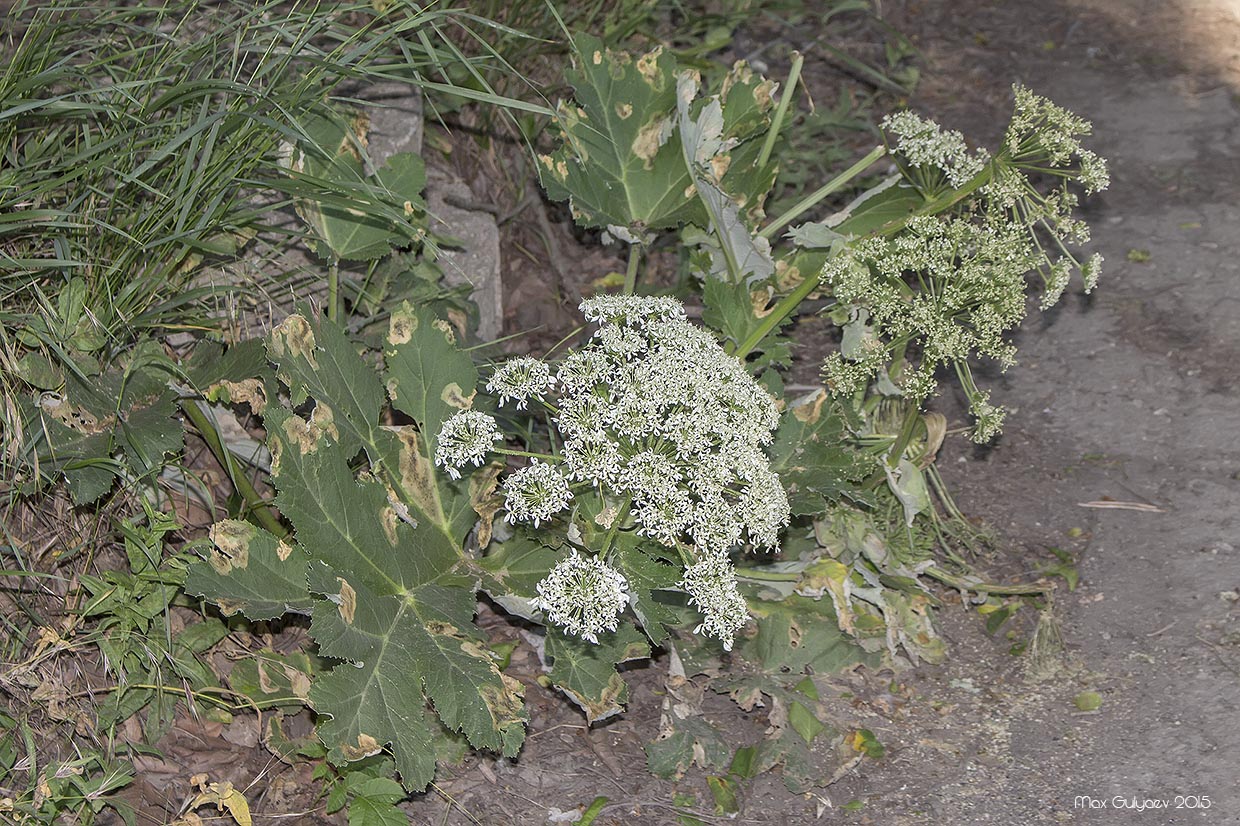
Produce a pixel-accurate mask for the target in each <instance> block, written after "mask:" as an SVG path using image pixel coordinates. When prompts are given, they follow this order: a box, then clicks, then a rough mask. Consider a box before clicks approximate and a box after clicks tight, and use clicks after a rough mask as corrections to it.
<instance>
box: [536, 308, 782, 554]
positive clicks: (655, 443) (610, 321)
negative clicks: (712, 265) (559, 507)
mask: <svg viewBox="0 0 1240 826" xmlns="http://www.w3.org/2000/svg"><path fill="white" fill-rule="evenodd" d="M581 310H582V313H583V314H584V315H585V316H586V318H588V319H591V320H593V321H595V322H597V323H599V325H600V326H599V329H598V332H596V333H595V334H594V336H593V337H592V338H591V340H590V341H589V342H588V343H587V344H586V345H585V346H584V347H582V348H581V349H580V350H578V351H576V352H574V353H571V354H570V355H569V356H568V357H566V358H565V359H564V361H563V362H562V363H561V364H560V366H559V369H558V370H557V372H556V385H557V388H558V390H559V394H560V395H559V400H558V412H556V414H555V415H554V417H553V420H554V422H555V424H556V426H557V428H558V430H559V431H560V435H561V436H562V437H563V439H564V448H563V457H564V464H565V466H566V468H567V473H568V475H569V476H570V477H571V478H572V479H574V480H576V481H579V482H584V483H586V484H588V485H590V486H591V487H593V488H596V489H597V490H599V491H600V492H601V493H603V494H604V495H608V496H613V497H626V498H629V499H631V501H632V503H633V513H634V516H635V519H636V521H637V524H638V529H639V530H640V531H641V533H642V534H643V535H645V536H649V537H652V538H654V539H656V540H657V541H659V542H661V543H663V544H664V545H668V546H674V545H675V544H676V543H677V542H678V541H681V540H684V539H688V540H689V541H690V542H691V543H692V544H693V545H694V547H695V548H696V550H697V552H698V553H699V554H700V553H703V552H705V551H707V550H709V551H713V552H721V553H727V551H728V550H730V549H731V548H732V547H734V546H736V545H738V544H740V542H741V541H742V539H743V538H744V537H747V538H748V540H749V541H750V542H752V543H753V544H754V545H756V546H759V547H765V548H774V547H776V546H777V545H778V543H779V532H780V530H782V529H783V527H784V526H785V525H786V524H787V522H788V499H787V496H786V494H785V493H784V490H783V486H782V485H780V483H779V479H778V477H777V476H776V475H775V473H774V472H772V471H771V469H770V462H769V460H768V459H767V458H766V456H765V454H763V452H762V446H763V445H766V444H769V443H770V442H771V438H772V432H773V431H774V430H775V428H776V427H777V426H778V424H779V411H778V409H777V408H776V406H775V400H774V399H773V398H772V397H771V395H770V394H769V393H767V392H766V390H765V389H763V388H762V386H761V385H759V384H758V383H757V382H756V381H754V379H753V378H752V377H751V376H750V375H749V373H748V371H747V370H746V369H745V366H744V365H743V364H742V363H741V362H740V361H739V360H738V359H735V358H733V357H731V356H729V355H728V354H727V353H725V352H724V351H723V348H721V347H720V346H719V343H718V342H717V341H715V339H714V338H713V337H712V336H711V335H710V334H709V333H707V332H706V331H704V330H702V329H700V328H698V327H695V326H694V325H693V324H690V323H689V322H688V321H687V320H686V319H685V317H684V308H683V307H682V306H681V305H680V303H679V302H678V301H676V300H674V299H670V298H641V297H637V296H618V297H617V296H606V297H602V298H593V299H589V300H587V301H584V302H582V305H581Z"/></svg>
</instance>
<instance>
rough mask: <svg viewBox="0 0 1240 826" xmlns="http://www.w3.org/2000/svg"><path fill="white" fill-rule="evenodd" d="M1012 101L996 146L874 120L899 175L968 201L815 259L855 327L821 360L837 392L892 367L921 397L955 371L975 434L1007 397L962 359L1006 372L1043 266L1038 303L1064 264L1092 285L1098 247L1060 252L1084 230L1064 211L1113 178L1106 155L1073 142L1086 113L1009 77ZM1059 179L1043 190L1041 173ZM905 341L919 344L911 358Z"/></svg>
mask: <svg viewBox="0 0 1240 826" xmlns="http://www.w3.org/2000/svg"><path fill="white" fill-rule="evenodd" d="M1013 91H1014V94H1015V112H1014V114H1013V116H1012V120H1011V122H1010V123H1009V125H1008V128H1007V131H1006V133H1005V135H1004V139H1003V144H1002V147H1001V148H1000V150H999V151H998V152H997V153H996V154H995V155H994V156H993V157H992V156H991V155H990V154H989V153H988V152H986V151H985V150H980V149H979V150H976V151H974V152H969V150H968V148H967V146H966V144H965V142H964V138H963V136H961V135H960V133H958V132H951V131H945V130H943V129H942V128H940V127H939V126H938V125H937V124H935V123H933V122H932V121H929V120H926V119H924V118H921V117H919V116H917V115H915V114H914V113H912V112H900V113H898V114H895V115H890V116H888V117H887V118H885V119H884V120H883V124H882V125H883V127H884V129H885V130H886V131H887V133H888V135H889V136H890V137H891V138H892V139H893V146H892V148H891V149H892V153H893V155H894V156H895V158H896V160H897V162H898V163H899V164H900V165H901V167H902V168H903V171H904V174H905V177H906V178H907V179H908V180H909V181H912V182H914V183H915V185H916V186H917V187H918V189H919V190H920V191H921V192H922V193H923V195H924V196H925V197H927V198H936V197H941V196H942V195H943V194H944V193H947V194H949V195H952V196H954V197H957V198H958V197H959V195H957V193H960V192H963V193H965V195H966V198H965V199H963V200H961V202H960V206H959V207H958V208H956V209H952V210H948V211H945V212H943V213H941V214H937V215H916V216H913V217H911V218H909V220H908V221H907V222H906V223H905V224H904V226H903V228H902V231H901V232H900V233H898V234H895V235H891V236H883V235H875V236H872V237H869V238H863V239H859V240H858V241H856V242H854V243H852V244H849V245H847V246H844V247H843V248H842V249H841V250H840V253H839V254H838V255H836V256H835V257H834V258H832V259H831V260H830V261H829V262H828V263H827V264H826V266H825V267H824V268H823V270H822V274H821V278H822V281H823V283H824V284H825V285H827V286H828V287H830V289H831V292H832V294H833V295H834V296H835V298H836V299H837V300H838V301H839V302H841V303H842V304H844V305H846V306H847V307H848V308H850V309H851V312H852V315H851V320H852V322H853V323H854V324H857V325H858V326H859V327H861V328H862V329H863V330H864V332H863V335H862V336H861V337H860V339H859V342H860V343H859V344H857V345H855V346H853V347H852V348H850V349H849V350H848V351H841V352H837V353H834V354H832V355H831V356H830V357H828V359H827V361H826V364H825V374H826V378H827V381H828V383H829V384H830V386H831V387H832V389H833V390H834V391H835V392H836V393H839V394H840V395H842V396H853V395H855V394H856V393H857V392H858V391H861V390H863V389H864V388H865V386H866V385H868V383H869V382H870V381H871V380H872V379H874V377H875V376H876V375H877V374H878V372H879V371H880V370H883V369H884V368H887V367H890V368H891V372H892V374H893V375H892V378H894V379H895V384H896V386H897V387H898V388H899V391H900V392H901V394H902V395H903V396H905V397H906V398H908V399H909V400H911V401H912V402H914V403H915V404H917V405H920V404H921V403H922V402H923V401H925V400H926V398H928V397H929V396H930V395H931V394H932V393H933V392H934V390H935V388H936V381H935V378H934V372H935V370H936V369H937V368H938V367H940V366H943V365H950V366H951V367H953V368H954V369H955V371H956V372H957V375H958V376H959V379H960V381H961V384H962V385H963V387H964V389H965V392H966V394H967V396H968V399H969V408H970V411H971V412H972V413H973V415H974V416H975V417H976V426H975V428H974V431H973V437H974V439H976V440H977V441H979V442H986V441H989V440H990V439H991V438H993V437H994V436H995V434H996V433H998V431H999V429H1000V427H1001V425H1002V422H1003V417H1004V410H1003V408H1002V407H999V406H996V405H994V404H992V403H991V402H990V394H989V393H988V392H986V391H981V390H979V389H978V388H977V385H976V384H975V383H974V381H973V377H972V373H971V371H970V369H969V359H970V358H971V357H973V356H979V355H980V356H986V357H988V358H991V359H993V360H995V361H996V362H997V363H998V364H999V365H1000V366H1001V367H1002V368H1004V369H1006V368H1007V367H1009V366H1011V365H1012V364H1013V363H1015V356H1016V348H1015V346H1013V345H1012V343H1011V342H1009V341H1008V340H1007V339H1006V338H1005V336H1006V334H1007V332H1008V331H1010V330H1011V329H1013V328H1014V327H1016V326H1017V325H1018V324H1019V323H1020V322H1021V320H1022V319H1023V318H1024V316H1025V284H1026V279H1027V277H1028V276H1029V275H1030V274H1033V273H1036V274H1037V275H1039V276H1040V277H1041V280H1042V281H1043V284H1044V290H1043V293H1042V298H1041V301H1040V307H1041V309H1043V310H1046V309H1049V308H1050V307H1052V306H1054V305H1055V304H1056V303H1057V302H1058V301H1059V299H1060V298H1061V297H1062V296H1063V294H1064V291H1065V289H1066V288H1067V286H1068V279H1069V276H1070V275H1071V273H1072V272H1073V271H1077V272H1080V274H1081V277H1082V280H1083V282H1084V289H1085V292H1086V293H1089V292H1092V291H1093V289H1094V287H1095V286H1096V285H1097V283H1098V276H1099V273H1100V271H1101V267H1102V256H1101V255H1097V254H1095V255H1093V256H1091V257H1089V258H1088V259H1086V260H1085V261H1084V262H1081V261H1079V260H1078V259H1077V257H1076V256H1075V255H1074V254H1073V252H1072V251H1071V250H1070V249H1069V245H1079V244H1083V243H1086V242H1088V241H1089V225H1088V224H1087V223H1086V222H1085V221H1083V220H1081V219H1079V218H1077V217H1075V215H1074V214H1073V211H1074V209H1075V208H1076V206H1077V202H1078V198H1077V195H1076V192H1075V190H1074V189H1073V188H1072V185H1077V186H1079V187H1080V188H1081V189H1082V190H1084V192H1085V193H1086V194H1093V193H1096V192H1099V191H1101V190H1103V189H1105V188H1106V187H1107V185H1108V183H1109V178H1108V176H1107V168H1106V162H1105V161H1103V160H1102V159H1101V158H1099V157H1098V156H1097V155H1096V154H1095V153H1093V152H1092V151H1090V150H1088V149H1085V148H1084V147H1082V146H1081V143H1080V137H1081V136H1083V135H1088V134H1089V132H1090V125H1089V123H1088V122H1087V121H1085V120H1083V119H1081V118H1079V117H1077V116H1075V115H1073V114H1071V113H1070V112H1067V111H1066V110H1064V109H1061V108H1060V107H1058V106H1056V105H1054V104H1053V103H1051V102H1050V101H1048V100H1046V99H1045V98H1042V97H1039V96H1037V95H1035V94H1033V93H1032V92H1030V91H1029V90H1027V89H1025V88H1023V87H1021V86H1016V87H1014V90H1013ZM1040 176H1049V177H1051V178H1052V180H1055V181H1056V182H1057V185H1055V186H1054V187H1052V188H1050V191H1049V192H1047V191H1044V189H1045V188H1044V187H1039V182H1038V180H1037V178H1038V177H1040ZM911 347H916V348H919V349H920V356H919V358H917V359H914V357H913V354H912V353H911V352H909V351H910V349H911Z"/></svg>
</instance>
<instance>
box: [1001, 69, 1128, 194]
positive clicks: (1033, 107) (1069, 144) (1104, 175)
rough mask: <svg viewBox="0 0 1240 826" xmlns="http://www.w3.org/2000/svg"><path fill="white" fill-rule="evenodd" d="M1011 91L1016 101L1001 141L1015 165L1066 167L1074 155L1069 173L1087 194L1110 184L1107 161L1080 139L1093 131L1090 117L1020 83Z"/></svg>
mask: <svg viewBox="0 0 1240 826" xmlns="http://www.w3.org/2000/svg"><path fill="white" fill-rule="evenodd" d="M1012 93H1013V95H1014V96H1015V98H1016V105H1015V109H1014V111H1013V114H1012V120H1011V122H1010V123H1009V124H1008V128H1007V132H1006V133H1005V134H1004V137H1003V144H1004V149H1005V150H1006V151H1007V152H1008V153H1009V154H1010V155H1011V157H1012V159H1013V160H1014V161H1015V162H1016V163H1017V164H1018V165H1021V166H1028V167H1033V168H1038V169H1040V170H1043V171H1044V170H1045V169H1046V168H1048V167H1049V168H1053V169H1066V168H1068V167H1070V166H1071V164H1072V163H1073V159H1075V162H1076V169H1075V170H1074V171H1071V172H1070V173H1069V175H1070V176H1071V177H1075V178H1076V179H1077V180H1079V181H1080V183H1081V186H1082V187H1084V189H1085V192H1086V193H1087V194H1092V193H1094V192H1101V191H1102V190H1104V189H1106V188H1107V187H1108V186H1109V185H1110V183H1111V178H1110V175H1109V173H1108V172H1107V164H1106V161H1105V160H1103V159H1102V158H1100V157H1098V155H1097V154H1096V153H1094V152H1092V151H1090V150H1088V149H1085V148H1084V147H1082V146H1081V142H1080V140H1079V138H1081V137H1084V136H1086V135H1089V134H1090V132H1092V131H1093V126H1092V124H1090V122H1089V121H1087V120H1085V119H1084V118H1082V117H1078V116H1077V115H1074V114H1072V113H1071V112H1069V111H1068V110H1066V109H1063V108H1061V107H1059V106H1056V105H1055V104H1054V103H1051V102H1050V101H1049V100H1047V99H1046V98H1044V97H1041V96H1040V95H1035V94H1034V93H1033V92H1031V91H1029V90H1028V89H1026V88H1025V87H1024V86H1021V85H1020V84H1019V83H1018V84H1016V85H1014V86H1013V87H1012Z"/></svg>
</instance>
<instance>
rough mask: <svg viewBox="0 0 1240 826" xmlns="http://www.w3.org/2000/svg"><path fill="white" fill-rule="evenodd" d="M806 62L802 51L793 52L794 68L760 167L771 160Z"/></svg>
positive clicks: (764, 149)
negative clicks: (802, 67)
mask: <svg viewBox="0 0 1240 826" xmlns="http://www.w3.org/2000/svg"><path fill="white" fill-rule="evenodd" d="M804 63H805V55H803V54H801V53H800V52H793V53H792V68H791V69H789V70H788V82H787V83H785V84H784V93H783V94H782V95H780V96H779V107H778V108H777V109H776V110H775V117H774V118H773V119H772V120H771V128H770V130H769V131H768V132H767V133H766V141H764V142H763V144H762V152H761V153H759V155H758V168H759V169H761V168H762V167H764V166H766V165H767V163H768V162H769V161H770V160H771V152H773V151H774V150H775V141H776V139H778V138H779V130H780V129H782V128H783V125H784V118H785V117H786V116H787V114H788V107H789V106H791V105H792V99H793V98H794V97H795V96H796V94H795V93H796V90H797V81H798V80H800V79H801V65H802V64H804Z"/></svg>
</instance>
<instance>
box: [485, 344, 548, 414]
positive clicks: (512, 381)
mask: <svg viewBox="0 0 1240 826" xmlns="http://www.w3.org/2000/svg"><path fill="white" fill-rule="evenodd" d="M550 385H551V368H550V367H548V366H547V364H546V363H545V362H542V361H539V360H538V359H536V358H530V357H529V356H520V357H518V358H514V359H509V360H508V361H507V362H505V363H504V364H501V365H500V366H499V367H497V368H495V372H494V373H493V374H492V375H491V380H490V381H488V382H487V392H488V393H493V394H496V395H498V396H499V403H500V405H501V406H502V405H504V404H506V403H508V402H509V401H515V402H516V403H517V410H524V409H525V406H526V404H527V403H528V402H529V400H530V399H541V398H542V395H543V393H545V392H547V388H548V387H550Z"/></svg>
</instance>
